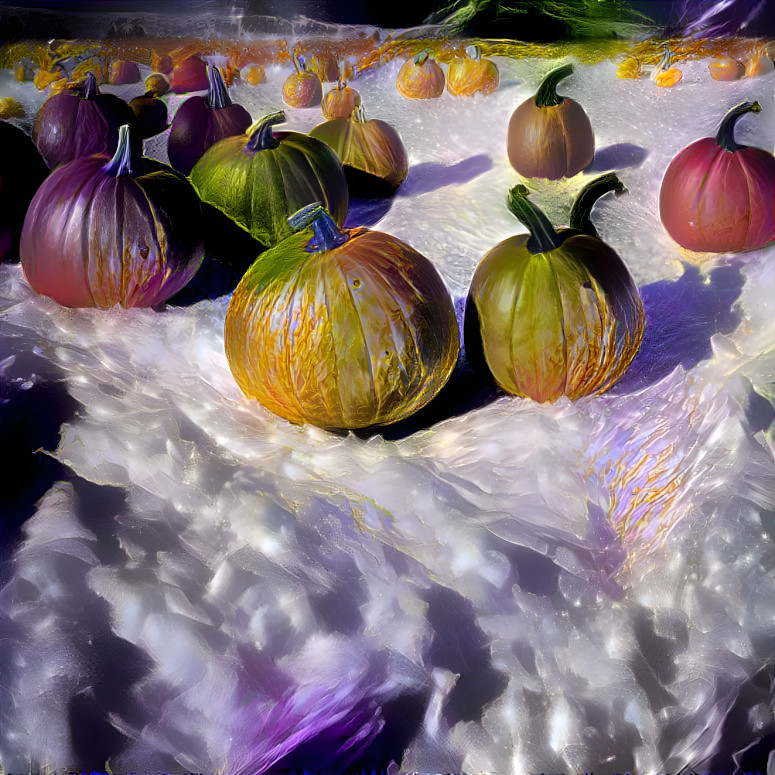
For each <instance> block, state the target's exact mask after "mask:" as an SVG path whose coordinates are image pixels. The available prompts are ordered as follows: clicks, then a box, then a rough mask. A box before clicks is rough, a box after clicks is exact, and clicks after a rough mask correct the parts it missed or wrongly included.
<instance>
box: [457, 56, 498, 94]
mask: <svg viewBox="0 0 775 775" xmlns="http://www.w3.org/2000/svg"><path fill="white" fill-rule="evenodd" d="M499 82H500V74H499V73H498V67H497V65H496V64H495V62H493V61H492V60H490V59H478V60H477V59H473V58H472V57H466V58H465V59H455V60H453V61H452V62H450V64H449V68H448V69H447V91H448V92H449V93H450V94H451V95H452V96H453V97H470V96H472V95H473V94H492V92H494V91H495V90H496V89H497V88H498V83H499Z"/></svg>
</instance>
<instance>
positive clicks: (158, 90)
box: [145, 73, 170, 97]
mask: <svg viewBox="0 0 775 775" xmlns="http://www.w3.org/2000/svg"><path fill="white" fill-rule="evenodd" d="M145 88H146V91H149V92H151V94H153V96H154V97H163V96H164V95H165V94H166V93H167V92H168V91H169V90H170V82H169V79H168V78H167V76H166V75H164V74H163V73H151V74H150V75H149V76H148V77H147V78H146V79H145Z"/></svg>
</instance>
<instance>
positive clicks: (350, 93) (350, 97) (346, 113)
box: [320, 80, 361, 119]
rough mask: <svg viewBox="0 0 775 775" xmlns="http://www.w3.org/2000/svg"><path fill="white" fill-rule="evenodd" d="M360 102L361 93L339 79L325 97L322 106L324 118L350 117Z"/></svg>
mask: <svg viewBox="0 0 775 775" xmlns="http://www.w3.org/2000/svg"><path fill="white" fill-rule="evenodd" d="M360 104H361V95H360V94H359V93H358V92H357V91H356V90H355V89H353V88H352V87H351V86H348V85H347V82H346V81H342V80H339V81H337V82H336V86H335V87H334V88H333V89H331V90H330V91H329V92H328V93H327V94H326V96H325V97H324V98H323V102H322V103H321V104H320V108H321V110H322V111H323V117H324V118H328V119H332V118H349V117H350V116H351V115H352V113H353V111H354V110H355V109H356V108H357V107H358V105H360Z"/></svg>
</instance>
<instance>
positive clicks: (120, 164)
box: [103, 124, 135, 177]
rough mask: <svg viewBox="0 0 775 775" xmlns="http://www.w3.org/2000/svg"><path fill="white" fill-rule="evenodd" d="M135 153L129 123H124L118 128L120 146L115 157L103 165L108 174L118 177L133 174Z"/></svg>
mask: <svg viewBox="0 0 775 775" xmlns="http://www.w3.org/2000/svg"><path fill="white" fill-rule="evenodd" d="M134 159H135V154H134V153H133V148H132V143H131V142H130V139H129V124H122V125H121V126H120V127H119V128H118V147H117V148H116V152H115V153H114V154H113V158H112V159H111V160H110V161H109V162H108V163H107V164H106V165H105V166H104V167H103V169H104V170H105V173H106V174H107V175H112V176H113V177H118V176H119V175H132V174H133V167H134Z"/></svg>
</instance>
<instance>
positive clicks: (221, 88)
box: [207, 65, 232, 109]
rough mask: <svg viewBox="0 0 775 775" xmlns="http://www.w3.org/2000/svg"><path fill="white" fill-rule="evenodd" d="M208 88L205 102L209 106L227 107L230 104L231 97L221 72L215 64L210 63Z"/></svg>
mask: <svg viewBox="0 0 775 775" xmlns="http://www.w3.org/2000/svg"><path fill="white" fill-rule="evenodd" d="M208 74H209V76H210V88H209V89H208V91H207V104H208V106H209V107H211V108H218V109H220V108H228V107H229V106H230V105H231V104H232V101H231V97H229V92H228V90H227V89H226V84H225V83H224V82H223V78H222V77H221V72H220V70H218V68H217V67H216V66H215V65H210V72H209V73H208Z"/></svg>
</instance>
